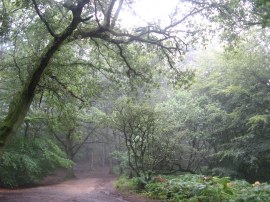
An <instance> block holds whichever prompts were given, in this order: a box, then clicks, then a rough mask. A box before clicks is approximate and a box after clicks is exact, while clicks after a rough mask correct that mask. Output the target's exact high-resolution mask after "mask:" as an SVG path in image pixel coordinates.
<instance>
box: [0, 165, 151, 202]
mask: <svg viewBox="0 0 270 202" xmlns="http://www.w3.org/2000/svg"><path fill="white" fill-rule="evenodd" d="M75 174H76V178H75V179H72V180H62V179H63V178H64V175H65V173H64V172H63V171H59V172H57V173H55V174H54V175H52V176H49V177H47V178H46V179H45V180H44V181H43V182H42V185H41V186H38V187H34V188H24V189H15V190H10V189H1V188H0V202H64V201H65V202H107V201H108V202H128V201H130V202H150V201H152V200H147V199H144V198H141V197H140V196H137V195H125V196H121V194H119V193H118V192H117V191H116V190H115V189H114V188H113V181H114V180H115V179H116V177H115V176H113V175H110V174H109V169H108V168H107V167H99V168H96V169H95V170H93V171H91V170H90V169H88V168H87V165H85V164H80V165H77V166H76V167H75Z"/></svg>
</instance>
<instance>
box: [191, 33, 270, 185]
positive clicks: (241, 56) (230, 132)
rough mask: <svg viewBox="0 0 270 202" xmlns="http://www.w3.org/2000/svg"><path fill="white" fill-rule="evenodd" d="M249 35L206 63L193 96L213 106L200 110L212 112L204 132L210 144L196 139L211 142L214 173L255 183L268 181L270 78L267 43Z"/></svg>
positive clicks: (205, 106) (207, 58)
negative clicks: (218, 169) (218, 171)
mask: <svg viewBox="0 0 270 202" xmlns="http://www.w3.org/2000/svg"><path fill="white" fill-rule="evenodd" d="M250 35H251V36H253V37H250V38H249V37H248V39H247V38H245V41H242V43H239V44H238V47H236V48H234V49H232V50H230V51H226V52H225V53H224V54H222V53H218V54H213V55H212V57H209V56H208V57H205V60H204V62H201V63H200V65H199V66H200V68H199V69H198V72H199V73H200V74H199V76H198V77H197V83H196V84H195V85H194V86H193V90H192V93H193V95H194V96H197V97H200V98H203V97H206V98H207V100H208V101H207V102H206V103H205V104H204V105H202V106H201V107H200V108H202V107H203V108H206V109H208V112H207V114H206V116H205V120H206V121H205V124H203V125H206V126H207V127H203V128H201V129H200V131H201V132H202V133H205V134H207V136H206V137H207V138H205V137H203V136H197V138H199V139H201V140H206V141H207V142H208V145H209V149H208V152H209V154H210V155H211V156H212V158H210V159H212V163H211V161H210V164H209V165H210V167H211V168H214V167H219V168H222V169H220V170H226V169H227V171H230V172H231V171H232V172H231V173H233V174H234V176H238V177H242V178H245V179H248V180H251V181H252V180H258V179H260V180H267V179H268V178H269V176H267V175H266V174H265V173H268V170H267V168H268V167H269V158H268V153H269V137H267V135H266V134H268V133H269V124H268V123H269V76H270V72H269V68H268V65H269V61H268V57H267V55H268V53H269V49H268V46H267V45H266V44H267V43H268V41H267V40H264V41H263V43H262V40H261V36H260V35H259V34H258V33H257V32H255V33H252V32H250ZM206 55H207V54H205V53H204V56H206ZM211 106H212V107H211ZM209 107H211V108H212V110H210V109H211V108H209ZM213 109H215V111H213ZM213 118H214V119H213ZM193 123H194V120H193ZM195 123H196V122H195ZM203 123H204V122H203ZM197 126H198V124H197ZM210 148H212V149H211V150H210ZM213 157H214V158H213ZM208 160H209V159H208ZM232 162H233V163H232ZM227 171H226V172H225V174H226V173H227V174H228V173H229V172H227ZM251 173H252V174H251ZM223 174H224V173H223Z"/></svg>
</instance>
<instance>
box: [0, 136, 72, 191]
mask: <svg viewBox="0 0 270 202" xmlns="http://www.w3.org/2000/svg"><path fill="white" fill-rule="evenodd" d="M71 163H72V162H71V161H69V160H68V159H67V158H66V157H65V154H64V153H63V152H62V151H61V150H60V148H59V147H58V146H57V145H56V144H55V143H54V142H53V141H51V140H49V139H45V138H25V137H15V138H14V139H13V140H12V143H11V144H9V145H8V147H7V149H6V151H5V152H4V154H3V156H2V159H1V161H0V185H1V186H2V187H7V188H14V187H21V186H30V185H34V184H37V183H38V182H40V180H41V179H42V178H44V177H45V176H47V175H48V174H49V173H50V172H52V171H54V170H55V169H56V168H58V167H69V166H70V165H71Z"/></svg>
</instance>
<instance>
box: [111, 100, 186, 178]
mask: <svg viewBox="0 0 270 202" xmlns="http://www.w3.org/2000/svg"><path fill="white" fill-rule="evenodd" d="M165 113H166V112H165V111H159V110H158V107H157V108H156V106H155V105H153V106H150V105H149V104H147V103H146V102H144V103H135V101H134V100H132V99H130V98H124V99H121V100H119V101H118V102H117V103H116V106H115V108H114V112H113V113H112V115H111V117H110V119H111V120H110V123H111V127H112V128H114V129H115V130H117V131H118V132H120V134H119V135H120V136H121V137H122V138H123V141H124V143H125V145H126V149H127V156H128V164H129V166H130V168H131V170H132V171H133V172H134V173H135V174H136V176H138V177H143V178H144V180H146V181H147V180H149V179H151V175H152V174H153V173H168V172H171V171H175V170H181V171H184V169H181V166H180V169H179V168H175V166H179V165H177V161H178V160H177V159H176V155H177V153H178V152H179V151H181V149H180V148H179V144H178V143H179V137H178V136H177V134H176V133H175V131H174V130H173V129H174V128H173V126H172V125H170V122H169V121H166V119H165V118H167V116H164V115H163V114H165ZM166 115H167V114H166ZM185 171H187V170H185Z"/></svg>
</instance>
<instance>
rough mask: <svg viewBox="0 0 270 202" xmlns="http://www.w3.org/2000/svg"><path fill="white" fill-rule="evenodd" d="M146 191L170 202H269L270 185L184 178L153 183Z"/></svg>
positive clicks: (151, 195) (202, 177)
mask: <svg viewBox="0 0 270 202" xmlns="http://www.w3.org/2000/svg"><path fill="white" fill-rule="evenodd" d="M146 191H147V193H148V195H149V196H150V197H152V198H155V199H161V200H167V201H194V202H223V201H235V202H256V201H258V202H259V201H265V202H267V201H270V185H268V184H265V183H264V184H260V183H259V182H257V183H255V184H253V185H251V184H250V183H248V182H246V181H243V180H241V181H240V180H238V181H230V180H229V178H227V177H223V178H219V177H205V176H200V175H182V176H177V177H175V178H173V179H171V180H168V182H167V183H150V184H148V185H147V186H146Z"/></svg>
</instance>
